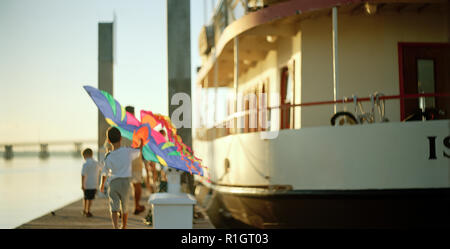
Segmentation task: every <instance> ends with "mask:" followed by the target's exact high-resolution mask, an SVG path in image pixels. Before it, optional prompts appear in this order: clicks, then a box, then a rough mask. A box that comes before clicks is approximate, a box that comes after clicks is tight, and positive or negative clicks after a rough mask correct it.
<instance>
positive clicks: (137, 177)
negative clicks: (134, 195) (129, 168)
mask: <svg viewBox="0 0 450 249" xmlns="http://www.w3.org/2000/svg"><path fill="white" fill-rule="evenodd" d="M131 182H132V183H133V184H135V183H141V182H142V170H140V171H133V172H131Z"/></svg>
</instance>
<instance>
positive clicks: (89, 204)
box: [87, 200, 94, 213]
mask: <svg viewBox="0 0 450 249" xmlns="http://www.w3.org/2000/svg"><path fill="white" fill-rule="evenodd" d="M93 201H94V200H88V201H87V212H88V213H90V212H91V205H92V202H93Z"/></svg>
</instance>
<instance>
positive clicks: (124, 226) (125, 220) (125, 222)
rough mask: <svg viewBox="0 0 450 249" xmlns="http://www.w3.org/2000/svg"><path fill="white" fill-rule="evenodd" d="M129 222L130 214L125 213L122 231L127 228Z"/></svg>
mask: <svg viewBox="0 0 450 249" xmlns="http://www.w3.org/2000/svg"><path fill="white" fill-rule="evenodd" d="M127 221H128V213H124V214H123V215H122V229H126V228H127Z"/></svg>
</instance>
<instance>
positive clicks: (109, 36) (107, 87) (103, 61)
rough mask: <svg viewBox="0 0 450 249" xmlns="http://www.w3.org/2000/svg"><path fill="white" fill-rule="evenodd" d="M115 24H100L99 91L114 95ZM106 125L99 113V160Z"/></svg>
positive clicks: (102, 155)
mask: <svg viewBox="0 0 450 249" xmlns="http://www.w3.org/2000/svg"><path fill="white" fill-rule="evenodd" d="M113 50H114V23H113V22H111V23H99V24H98V89H99V90H103V91H106V92H108V93H110V94H111V96H114V95H113V79H114V78H113V76H114V75H113V71H114V70H113V69H114V58H113ZM108 127H109V125H108V123H106V121H105V118H104V117H103V114H101V113H100V111H98V155H97V156H98V160H99V161H101V160H103V158H104V156H105V152H106V151H105V148H104V144H105V140H106V130H107V129H108Z"/></svg>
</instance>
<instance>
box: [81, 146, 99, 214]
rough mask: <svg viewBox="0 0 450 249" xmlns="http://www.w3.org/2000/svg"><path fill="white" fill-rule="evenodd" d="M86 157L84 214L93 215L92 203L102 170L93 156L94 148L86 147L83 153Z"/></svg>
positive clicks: (84, 168) (84, 165)
mask: <svg viewBox="0 0 450 249" xmlns="http://www.w3.org/2000/svg"><path fill="white" fill-rule="evenodd" d="M81 154H82V155H83V157H84V160H85V162H84V164H83V168H82V170H81V189H82V190H83V193H84V198H83V215H84V216H86V217H92V213H91V211H90V210H91V205H92V202H93V201H94V198H95V194H96V193H97V186H98V174H99V172H100V165H99V164H98V162H97V161H95V160H94V159H93V158H92V154H93V153H92V150H91V149H90V148H86V149H84V150H83V152H82V153H81Z"/></svg>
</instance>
